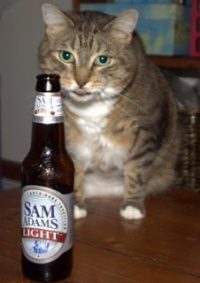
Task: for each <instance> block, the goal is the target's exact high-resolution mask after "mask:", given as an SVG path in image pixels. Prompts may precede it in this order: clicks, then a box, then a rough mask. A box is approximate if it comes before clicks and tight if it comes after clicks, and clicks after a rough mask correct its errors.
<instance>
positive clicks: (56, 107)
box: [33, 92, 63, 124]
mask: <svg viewBox="0 0 200 283" xmlns="http://www.w3.org/2000/svg"><path fill="white" fill-rule="evenodd" d="M33 122H35V123H41V124H55V123H60V122H63V108H62V98H61V95H60V93H49V92H47V93H45V92H44V93H42V92H41V93H40V92H39V93H37V95H36V99H35V106H34V112H33Z"/></svg>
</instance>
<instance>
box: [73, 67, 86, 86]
mask: <svg viewBox="0 0 200 283" xmlns="http://www.w3.org/2000/svg"><path fill="white" fill-rule="evenodd" d="M88 77H89V71H88V69H87V68H85V67H79V68H77V70H76V82H77V84H78V86H79V87H80V88H83V86H84V85H85V84H86V83H87V81H88Z"/></svg>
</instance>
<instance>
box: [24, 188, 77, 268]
mask: <svg viewBox="0 0 200 283" xmlns="http://www.w3.org/2000/svg"><path fill="white" fill-rule="evenodd" d="M21 206H22V207H21V229H22V248H23V253H24V255H25V257H26V258H27V259H28V260H30V261H31V262H34V263H38V264H45V263H49V262H53V261H54V260H56V259H57V258H59V257H60V256H61V255H62V254H63V253H64V252H66V251H68V250H69V249H71V248H72V246H73V243H74V227H73V223H74V222H73V221H74V220H73V207H74V195H73V193H70V194H65V195H64V194H61V193H59V192H58V191H56V190H54V189H50V188H46V187H42V186H35V185H29V186H25V187H23V192H22V201H21Z"/></svg>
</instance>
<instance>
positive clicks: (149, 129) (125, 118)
mask: <svg viewBox="0 0 200 283" xmlns="http://www.w3.org/2000/svg"><path fill="white" fill-rule="evenodd" d="M42 12H43V18H44V22H45V24H46V36H45V37H44V39H43V40H42V42H41V45H40V48H39V63H40V68H41V70H42V71H43V72H47V73H57V74H59V75H60V78H61V87H62V94H63V104H64V112H65V116H66V121H65V127H66V133H67V135H66V145H67V149H68V151H69V153H70V154H71V157H72V159H73V161H74V164H75V169H76V176H75V196H76V205H75V218H81V217H85V216H86V214H87V207H86V205H85V199H86V198H87V197H89V196H90V197H91V196H102V195H104V196H105V195H106V196H110V195H113V194H115V195H120V194H123V196H122V205H121V207H120V215H121V216H122V217H124V218H126V219H141V218H142V217H144V216H145V205H144V200H145V197H146V196H147V194H149V193H151V192H155V191H161V190H163V189H165V188H167V187H168V186H169V185H170V184H171V182H172V180H173V177H174V164H175V161H176V156H177V150H178V139H177V126H176V107H175V104H174V101H173V97H172V94H171V91H170V90H169V88H168V85H167V83H166V81H165V80H164V78H163V76H162V74H161V73H160V72H159V70H158V69H157V68H156V67H155V66H154V65H152V64H151V63H150V62H149V61H148V60H147V58H146V57H145V54H144V50H143V47H142V44H141V42H140V40H139V38H138V36H137V35H136V33H135V32H134V30H135V27H136V23H137V19H138V12H137V11H136V10H134V9H131V10H128V11H125V12H123V13H122V14H120V15H119V16H117V17H114V16H111V15H107V14H104V13H97V12H89V11H88V12H79V13H63V12H62V11H60V10H59V9H57V8H56V7H54V6H52V5H51V4H47V3H46V4H43V6H42Z"/></svg>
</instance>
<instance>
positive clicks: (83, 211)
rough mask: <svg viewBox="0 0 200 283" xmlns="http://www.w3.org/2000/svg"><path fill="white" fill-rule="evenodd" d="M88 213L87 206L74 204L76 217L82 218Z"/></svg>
mask: <svg viewBox="0 0 200 283" xmlns="http://www.w3.org/2000/svg"><path fill="white" fill-rule="evenodd" d="M86 215H87V210H86V209H85V208H80V207H79V206H78V205H75V206H74V218H75V219H80V218H84V217H86Z"/></svg>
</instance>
